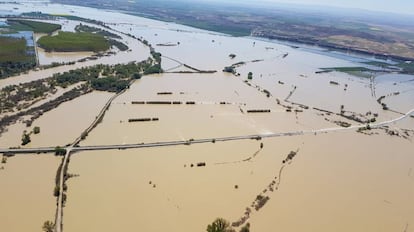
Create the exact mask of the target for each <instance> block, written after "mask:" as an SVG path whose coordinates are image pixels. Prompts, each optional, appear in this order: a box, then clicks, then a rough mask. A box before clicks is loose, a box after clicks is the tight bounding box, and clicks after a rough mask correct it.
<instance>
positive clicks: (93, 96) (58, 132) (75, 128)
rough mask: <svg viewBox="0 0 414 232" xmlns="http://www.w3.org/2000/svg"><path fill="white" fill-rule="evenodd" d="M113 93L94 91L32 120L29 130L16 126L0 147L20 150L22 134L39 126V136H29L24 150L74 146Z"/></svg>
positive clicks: (1, 139)
mask: <svg viewBox="0 0 414 232" xmlns="http://www.w3.org/2000/svg"><path fill="white" fill-rule="evenodd" d="M112 95H113V94H112V93H107V92H100V91H94V92H92V93H89V94H86V95H84V96H81V97H79V98H77V99H74V100H72V101H69V102H65V103H62V104H61V105H60V106H59V107H58V108H56V109H54V110H52V111H49V112H47V113H45V114H44V115H42V116H41V117H40V118H38V119H37V120H35V121H34V122H33V124H32V126H31V127H26V126H25V125H24V123H22V122H19V123H17V124H15V125H12V126H10V127H9V128H8V131H7V132H5V133H4V134H2V135H1V136H0V143H1V147H12V146H20V144H21V137H22V134H23V131H24V130H27V131H28V132H30V131H31V130H32V129H33V127H35V126H39V127H40V133H39V134H36V135H35V134H32V135H31V140H32V142H31V143H29V144H27V145H26V146H24V147H45V146H64V145H66V144H68V143H71V142H73V140H74V139H75V138H77V137H78V136H80V134H81V133H82V131H83V130H84V129H85V128H87V127H88V126H89V124H90V123H91V122H92V121H93V120H94V119H95V117H96V115H97V114H98V113H99V111H100V109H101V108H102V107H103V106H104V105H105V103H106V102H107V101H108V99H109V98H110V97H111V96H112Z"/></svg>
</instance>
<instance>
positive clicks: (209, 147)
mask: <svg viewBox="0 0 414 232" xmlns="http://www.w3.org/2000/svg"><path fill="white" fill-rule="evenodd" d="M345 141H346V142H345ZM261 142H263V144H264V148H263V150H261V151H260V152H259V153H258V155H257V156H256V157H255V158H253V159H252V160H251V161H250V162H236V163H233V161H241V160H243V159H245V158H248V157H251V156H252V154H254V153H255V152H256V151H258V150H259V147H260V143H261ZM349 144H352V145H349ZM411 148H412V142H410V141H407V140H402V139H399V138H395V137H388V136H386V135H377V136H366V135H362V134H358V133H356V132H343V133H330V134H323V135H318V136H313V135H310V136H300V137H284V138H275V139H265V140H262V141H242V142H228V143H216V144H203V145H191V146H178V147H169V148H152V149H142V150H141V149H137V150H127V151H116V152H110V151H108V152H82V153H78V154H75V155H74V156H73V157H72V160H71V165H70V167H69V172H70V173H74V174H80V177H78V178H74V179H70V180H69V182H68V186H69V191H68V203H67V207H66V208H65V230H66V231H79V230H88V231H113V230H115V229H116V230H131V229H132V228H141V229H142V230H146V231H167V230H168V231H205V228H206V226H207V224H209V223H211V221H212V220H214V218H216V217H219V216H221V217H224V218H227V219H228V220H230V221H236V220H238V219H239V218H240V217H241V216H243V213H244V210H245V208H246V207H248V206H250V204H251V203H252V202H253V201H254V200H255V198H256V195H258V194H260V193H261V192H262V190H263V189H265V188H266V187H267V186H268V184H269V183H271V181H272V180H274V177H275V176H278V173H279V170H280V167H281V166H282V160H284V159H285V158H286V156H287V154H288V153H289V152H290V151H292V150H296V149H299V153H298V155H297V156H296V157H295V158H294V159H293V161H292V163H290V164H288V165H287V166H286V167H285V168H284V170H283V174H282V178H281V184H280V188H279V190H277V191H275V192H272V193H269V194H268V195H269V196H270V201H269V202H268V204H266V205H265V206H264V207H263V208H262V209H261V210H260V211H259V212H255V210H253V211H254V212H253V213H252V215H251V219H250V222H251V224H252V231H268V230H269V228H275V229H276V228H277V229H280V230H283V231H333V230H334V231H399V230H400V228H402V229H401V231H402V230H403V229H404V227H405V225H406V224H413V223H414V217H413V212H414V206H413V205H412V204H410V202H414V173H411V174H410V170H412V169H413V168H414V167H413V163H414V162H413V161H414V156H413V155H412V154H410V151H411ZM197 162H206V167H193V168H191V167H190V165H191V164H194V165H195V164H197ZM223 162H224V163H227V162H230V164H217V163H223ZM235 185H238V189H235ZM80 215H85V216H80Z"/></svg>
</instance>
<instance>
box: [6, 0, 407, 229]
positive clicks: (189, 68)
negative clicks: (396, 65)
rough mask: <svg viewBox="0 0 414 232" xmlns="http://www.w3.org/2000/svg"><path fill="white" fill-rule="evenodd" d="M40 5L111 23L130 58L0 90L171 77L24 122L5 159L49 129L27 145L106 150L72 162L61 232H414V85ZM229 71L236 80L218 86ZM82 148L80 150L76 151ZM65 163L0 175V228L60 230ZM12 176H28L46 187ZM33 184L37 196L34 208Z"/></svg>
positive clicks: (302, 50) (44, 162) (230, 40)
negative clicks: (229, 230) (210, 229)
mask: <svg viewBox="0 0 414 232" xmlns="http://www.w3.org/2000/svg"><path fill="white" fill-rule="evenodd" d="M36 6H37V5H36ZM38 7H40V9H42V10H43V11H45V12H47V13H51V14H52V13H55V12H59V13H62V11H63V12H64V13H67V14H69V13H71V11H72V13H73V12H77V13H75V14H76V15H75V16H76V17H81V16H84V15H89V16H90V17H93V18H94V19H96V20H102V21H105V22H106V23H107V24H108V25H110V28H112V29H113V30H109V29H108V31H110V32H111V33H115V34H117V35H118V36H120V37H122V42H125V44H128V46H129V47H130V49H131V51H123V52H120V53H118V54H116V55H114V56H112V57H111V56H108V57H102V58H97V59H96V60H93V62H90V63H88V62H85V63H75V64H74V65H73V66H62V67H57V68H51V69H50V70H42V71H38V72H33V73H29V74H26V75H21V76H19V77H16V79H15V80H14V82H13V81H12V80H8V79H7V80H5V81H1V82H0V86H7V84H9V83H13V84H15V85H16V86H20V87H22V86H26V85H24V84H22V85H18V82H19V81H21V82H24V83H27V82H30V81H33V80H39V79H42V78H45V77H46V76H52V75H54V74H55V77H57V76H59V75H58V74H57V73H58V72H60V73H62V72H64V71H67V70H70V69H75V67H76V68H83V69H82V70H83V71H86V70H88V69H86V68H84V67H85V66H87V65H95V64H97V63H98V64H99V63H100V62H103V63H109V64H113V65H115V64H118V63H124V64H125V63H128V62H130V61H135V62H139V61H141V60H147V61H148V60H149V61H150V62H148V63H145V64H144V66H148V67H147V68H149V67H152V66H154V65H158V64H157V63H154V62H155V60H160V61H161V68H162V69H163V71H164V73H157V74H152V75H143V76H142V77H141V75H136V78H135V79H134V82H131V83H130V85H127V88H125V91H124V92H120V94H119V96H118V95H115V93H109V92H101V91H97V90H99V88H95V89H94V90H91V91H94V92H92V93H89V94H86V95H84V96H81V97H79V98H76V99H74V100H71V101H68V102H65V103H62V104H61V105H59V106H58V107H57V108H56V109H53V110H51V111H49V112H44V113H42V114H41V115H40V116H39V117H38V118H35V119H33V121H32V122H31V126H30V127H27V126H26V125H25V120H29V119H30V117H26V118H25V120H19V121H17V123H16V124H14V125H11V126H8V127H7V130H8V131H5V132H4V133H3V134H1V135H0V144H1V146H0V148H8V147H16V146H19V145H20V143H21V139H22V134H23V133H26V132H27V133H28V132H29V131H32V127H34V126H39V127H40V133H38V134H31V137H32V141H31V143H29V144H28V145H25V147H28V148H36V147H55V146H58V145H59V146H62V147H66V148H68V150H71V149H74V150H75V149H80V148H88V147H89V148H97V147H101V150H99V149H98V150H96V151H76V152H72V153H70V155H67V156H65V157H66V158H67V159H68V162H67V165H68V166H67V172H65V175H64V176H63V178H64V182H63V183H64V185H63V190H64V192H63V193H64V194H62V197H63V199H64V201H63V202H64V207H63V214H62V215H63V221H62V222H63V227H62V228H63V230H64V231H68V232H71V231H83V230H85V231H102V232H106V231H108V232H109V231H115V230H125V231H130V230H136V229H137V228H140V230H144V231H155V232H158V231H159V232H161V231H188V232H193V231H206V228H207V225H209V224H211V223H212V222H213V220H215V219H216V218H217V217H222V218H224V219H226V220H227V221H228V222H229V223H230V224H231V225H232V226H233V227H234V228H235V229H236V231H240V228H241V227H242V226H243V225H246V224H247V223H250V225H251V226H250V230H251V231H287V232H290V231H291V232H297V231H320V232H328V231H343V232H345V231H357V232H371V231H372V232H374V231H375V232H377V231H381V232H382V231H384V232H388V231H405V232H411V231H412V227H411V225H414V207H413V204H411V203H412V202H414V198H413V196H414V165H413V164H414V156H413V155H412V147H413V139H414V118H413V117H412V116H411V117H410V115H409V114H407V115H405V114H406V113H407V112H409V111H410V110H412V109H413V108H414V105H413V101H412V99H414V81H413V80H414V76H411V75H397V74H387V75H383V74H378V73H376V72H373V73H372V77H371V76H370V77H371V78H366V77H359V76H356V75H350V74H355V73H354V72H369V71H367V70H366V69H369V67H366V65H367V62H379V61H378V60H376V59H372V58H367V57H359V56H358V57H353V56H349V55H345V54H343V55H342V54H341V55H340V56H339V55H338V54H337V53H332V52H330V51H325V50H312V49H311V48H309V47H306V46H304V47H293V46H287V45H283V44H280V43H275V42H274V41H260V40H257V39H255V38H235V37H230V36H225V35H220V34H216V33H213V32H208V31H202V30H198V29H194V28H189V27H185V26H181V25H177V24H169V23H165V22H159V21H153V20H148V19H144V18H139V17H135V16H130V15H124V14H121V13H116V12H108V11H102V10H96V9H90V8H82V7H73V6H66V7H65V8H62V6H61V5H54V4H49V5H48V6H47V7H46V6H43V8H42V7H41V5H39V6H38ZM27 8H28V9H30V8H31V7H30V5H29V6H27ZM0 9H1V8H0ZM22 10H27V9H25V8H22ZM65 11H67V12H65ZM77 23H78V22H76V23H74V22H71V23H70V24H71V25H77ZM62 24H63V25H66V26H67V25H68V24H65V23H62ZM86 29H88V28H86ZM120 32H123V33H125V34H130V35H131V36H130V37H129V36H126V35H125V34H121V33H120ZM63 35H64V36H65V33H63ZM74 35H75V34H74V33H72V34H69V35H68V37H67V38H71V36H74ZM59 36H60V34H59ZM132 36H134V37H132ZM46 38H47V37H46ZM50 38H53V37H50ZM137 38H138V39H137ZM85 40H86V41H89V42H88V43H94V42H93V41H94V40H93V39H92V40H89V39H85ZM62 41H64V40H62ZM62 41H59V42H57V43H55V44H56V46H58V45H59V46H60V45H61V43H66V42H62ZM140 41H142V42H143V43H141V42H140ZM144 41H146V42H144ZM145 43H147V44H148V43H149V44H152V47H151V48H150V47H148V46H145V45H143V44H145ZM76 46H77V45H76ZM82 46H83V45H82ZM152 49H153V50H155V52H154V51H153V52H152V54H150V51H151V50H152ZM156 52H159V53H156ZM148 58H150V59H148ZM82 65H85V66H82ZM151 65H152V66H151ZM370 65H373V63H371V64H370ZM407 65H408V64H407ZM101 67H103V66H101ZM121 67H124V68H126V70H128V73H130V74H137V73H135V72H136V70H135V72H133V71H134V70H132V68H131V67H134V66H132V65H131V64H130V65H124V66H121V65H118V66H113V67H112V68H106V69H103V70H102V69H99V71H91V73H89V74H90V75H92V76H93V77H94V78H95V79H94V80H95V83H94V84H95V87H97V85H99V86H100V85H105V83H106V81H108V79H105V78H107V76H108V75H116V76H122V74H123V73H124V74H125V69H122V68H121ZM127 67H129V68H127ZM224 67H232V68H233V69H234V73H227V72H222V70H223V69H224ZM332 67H335V68H332ZM362 67H363V68H362ZM112 69H113V70H112ZM111 70H112V71H111ZM114 70H115V71H114ZM78 71H79V70H78ZM214 71H215V72H214ZM321 71H322V72H321ZM326 71H329V72H326ZM71 74H73V72H72V73H71ZM71 74H67V75H65V76H64V77H65V78H68V79H67V81H68V83H70V84H68V85H65V86H64V87H62V88H60V87H59V88H57V90H56V91H57V92H52V93H48V95H46V96H45V98H44V99H41V100H40V101H39V102H35V103H33V104H34V105H33V106H32V107H36V106H37V105H36V104H42V103H44V102H47V100H48V99H54V98H57V97H59V96H60V95H62V94H63V93H64V92H67V91H70V90H72V89H74V88H76V87H77V85H82V84H85V83H88V84H90V85H91V86H92V85H93V83H89V82H88V81H90V80H88V79H80V81H79V82H77V81H75V79H74V78H75V76H73V75H71ZM138 74H139V73H138ZM142 74H145V72H144V73H142ZM76 78H78V76H76ZM98 80H99V81H98ZM128 80H131V79H128ZM48 83H49V84H52V83H53V82H48ZM43 85H45V86H46V85H47V83H43ZM123 87H125V86H123ZM10 91H11V90H10V89H9V92H10ZM114 92H119V89H115V90H114ZM397 93H398V94H397ZM113 96H117V97H116V98H111V97H113ZM12 100H13V99H12ZM109 100H111V101H109ZM31 101H34V100H33V99H31ZM108 102H109V105H106V104H108ZM23 103H28V102H23ZM31 103H32V102H31ZM21 105H24V104H21ZM104 106H108V107H107V108H103V107H104ZM384 106H386V107H384ZM13 109H14V108H13ZM101 110H102V112H104V114H102V115H103V116H102V118H100V117H98V116H99V115H101V114H99V113H100V111H101ZM411 112H412V111H411ZM7 113H8V114H12V113H14V112H7ZM411 115H412V113H411ZM0 116H4V114H3V115H0ZM29 116H30V115H29ZM402 116H404V117H402ZM400 117H401V118H400ZM396 119H398V120H396ZM94 120H98V123H97V124H96V125H95V126H94V127H93V128H92V130H90V131H88V133H84V131H85V129H86V128H88V127H89V126H90V125H91V123H92V121H94ZM390 120H395V121H392V122H391V121H390ZM381 123H383V124H381ZM25 130H27V131H26V132H24V131H25ZM79 136H80V137H82V138H83V140H82V141H80V143H79V144H76V145H73V144H74V142H73V141H75V140H76V138H77V137H79ZM269 136H272V137H269ZM168 142H171V144H168ZM198 142H200V143H198ZM178 144H180V145H178ZM122 145H125V146H126V145H137V146H136V147H138V145H141V147H140V148H132V149H127V148H126V147H120V146H122ZM143 145H148V146H149V145H151V147H143ZM161 145H162V146H161ZM114 146H119V148H116V147H114ZM106 148H113V149H111V150H107V149H106ZM74 150H72V151H74ZM36 157H37V158H36ZM56 162H57V163H56ZM59 162H61V157H54V156H53V155H52V154H49V155H40V156H36V155H19V154H16V156H15V157H8V158H7V162H6V163H5V164H1V165H0V186H9V187H8V188H10V191H0V198H1V199H7V202H6V203H5V205H6V207H5V210H4V209H3V208H1V209H0V214H1V213H2V214H3V215H6V216H3V217H0V225H3V227H0V228H4V229H5V230H7V231H22V230H30V231H36V230H39V231H40V229H41V227H42V225H43V222H44V221H45V220H51V221H54V217H53V216H55V212H58V210H56V209H59V207H54V205H55V203H56V198H54V197H53V193H54V190H55V193H56V186H58V187H60V185H55V184H56V183H55V178H56V177H57V178H58V177H59V175H57V174H59V173H60V172H59V171H58V170H57V166H58V165H59ZM29 163H30V164H32V165H29V166H25V165H28V164H29ZM21 167H24V169H19V168H21ZM38 169H39V170H38ZM40 169H41V170H40ZM13 170H14V171H18V172H19V173H20V172H21V173H23V174H27V173H29V175H30V176H32V177H33V179H34V180H33V181H34V182H33V183H32V182H31V184H28V183H26V182H24V178H22V177H21V175H16V173H14V174H13V173H12V172H11V171H13ZM23 176H26V175H23ZM32 184H35V185H36V186H38V187H36V188H34V190H32V191H34V192H33V194H28V193H27V191H29V190H30V189H31V186H32ZM25 187H28V188H30V189H27V188H25ZM21 189H23V190H24V191H22V190H21ZM58 190H59V189H58ZM14 191H19V192H18V193H19V194H17V195H16V196H14V195H13V192H14ZM24 193H26V194H24ZM45 193H46V194H45ZM58 193H60V192H58ZM22 199H24V201H23V200H22ZM39 199H40V200H39ZM39 204H41V205H46V207H45V208H42V209H38V207H39ZM27 209H30V211H28V210H27ZM9 210H10V212H11V213H9ZM17 212H24V214H23V216H22V217H24V218H26V217H27V218H30V220H31V221H30V225H29V223H28V224H27V228H26V226H22V225H21V224H19V223H17V221H16V220H17V219H19V217H18V216H15V217H13V218H12V219H10V220H9V218H8V217H7V215H9V214H10V215H11V216H13V215H17ZM36 212H39V214H36ZM16 218H17V219H16ZM56 218H58V217H56ZM32 220H33V221H32ZM59 226H60V225H59V224H58V225H57V227H56V228H58V227H59ZM59 229H60V227H59Z"/></svg>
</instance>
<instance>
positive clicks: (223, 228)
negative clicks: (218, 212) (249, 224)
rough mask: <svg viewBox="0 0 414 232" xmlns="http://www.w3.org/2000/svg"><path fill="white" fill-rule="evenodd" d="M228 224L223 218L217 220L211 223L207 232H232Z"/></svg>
mask: <svg viewBox="0 0 414 232" xmlns="http://www.w3.org/2000/svg"><path fill="white" fill-rule="evenodd" d="M234 231H235V230H234V229H233V228H231V226H230V223H229V222H228V221H227V220H226V219H223V218H217V219H216V220H214V222H213V223H211V224H210V225H208V226H207V232H234Z"/></svg>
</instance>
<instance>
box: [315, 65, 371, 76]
mask: <svg viewBox="0 0 414 232" xmlns="http://www.w3.org/2000/svg"><path fill="white" fill-rule="evenodd" d="M322 70H324V71H336V72H343V73H347V74H349V75H352V76H357V77H364V78H370V77H371V76H372V73H375V72H377V71H375V70H372V69H369V68H365V67H335V68H322Z"/></svg>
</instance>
